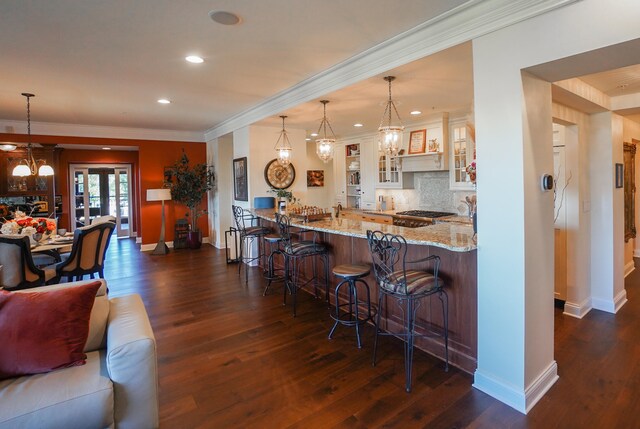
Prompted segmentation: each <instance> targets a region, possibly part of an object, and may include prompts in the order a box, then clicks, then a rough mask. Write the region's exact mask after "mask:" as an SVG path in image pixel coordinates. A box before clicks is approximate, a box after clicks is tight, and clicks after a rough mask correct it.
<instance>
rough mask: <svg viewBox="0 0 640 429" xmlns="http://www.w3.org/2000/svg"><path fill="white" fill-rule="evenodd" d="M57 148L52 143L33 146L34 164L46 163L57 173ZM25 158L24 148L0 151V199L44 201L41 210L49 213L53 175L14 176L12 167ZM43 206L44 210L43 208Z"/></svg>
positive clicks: (18, 201)
mask: <svg viewBox="0 0 640 429" xmlns="http://www.w3.org/2000/svg"><path fill="white" fill-rule="evenodd" d="M59 150H60V149H56V148H55V146H54V145H50V146H44V147H41V148H40V147H37V148H34V149H33V157H34V159H35V160H36V165H37V166H38V167H39V166H40V165H42V164H44V163H46V164H48V165H51V166H52V167H53V169H54V171H55V173H56V174H59V171H58V168H57V167H58V166H57V164H58V162H57V161H58V152H59ZM26 158H27V149H26V148H18V149H16V150H14V151H11V152H0V200H2V199H4V200H5V202H7V203H8V204H11V203H16V204H21V203H31V202H35V201H46V202H47V204H46V205H44V206H42V208H43V212H45V211H46V212H48V213H51V212H52V211H53V202H54V176H48V177H40V176H27V177H14V176H13V175H12V172H13V168H14V167H15V166H16V165H18V164H20V163H21V162H24V161H23V160H25V159H26ZM45 207H46V210H44V209H45ZM41 214H42V213H41Z"/></svg>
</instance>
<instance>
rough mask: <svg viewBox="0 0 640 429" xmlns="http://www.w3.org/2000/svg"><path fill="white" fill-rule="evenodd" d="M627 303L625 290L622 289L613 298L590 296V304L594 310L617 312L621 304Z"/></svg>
mask: <svg viewBox="0 0 640 429" xmlns="http://www.w3.org/2000/svg"><path fill="white" fill-rule="evenodd" d="M626 303H627V291H626V290H624V289H622V290H621V291H620V292H618V294H617V295H616V296H615V297H613V300H608V299H602V298H593V297H592V298H591V304H592V305H593V308H595V309H596V310H601V311H606V312H607V313H613V314H615V313H617V312H618V310H620V308H622V306H623V305H625V304H626Z"/></svg>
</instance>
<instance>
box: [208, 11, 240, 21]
mask: <svg viewBox="0 0 640 429" xmlns="http://www.w3.org/2000/svg"><path fill="white" fill-rule="evenodd" d="M209 17H210V18H211V19H212V20H213V21H214V22H217V23H218V24H222V25H236V24H240V22H241V19H240V17H239V16H238V15H236V14H235V13H232V12H226V11H224V10H212V11H211V12H209Z"/></svg>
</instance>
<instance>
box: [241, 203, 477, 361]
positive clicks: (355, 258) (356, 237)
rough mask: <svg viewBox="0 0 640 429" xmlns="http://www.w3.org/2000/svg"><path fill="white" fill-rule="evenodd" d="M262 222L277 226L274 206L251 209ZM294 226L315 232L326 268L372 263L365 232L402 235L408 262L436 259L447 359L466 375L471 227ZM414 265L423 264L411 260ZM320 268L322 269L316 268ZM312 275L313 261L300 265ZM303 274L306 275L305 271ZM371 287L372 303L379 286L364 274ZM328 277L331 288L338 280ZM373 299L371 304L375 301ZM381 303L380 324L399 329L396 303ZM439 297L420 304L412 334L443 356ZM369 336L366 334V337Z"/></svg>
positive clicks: (470, 351) (471, 326)
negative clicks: (325, 253)
mask: <svg viewBox="0 0 640 429" xmlns="http://www.w3.org/2000/svg"><path fill="white" fill-rule="evenodd" d="M253 212H254V214H255V215H256V216H257V217H259V218H260V219H262V224H263V225H266V226H270V227H272V228H273V229H274V230H275V229H276V224H275V213H274V210H273V209H255V210H253ZM291 224H292V226H294V227H297V228H301V229H304V230H312V231H316V232H317V233H318V237H317V241H318V242H322V243H323V244H324V245H326V246H327V247H328V249H329V266H330V268H331V267H333V266H336V265H340V264H365V265H371V256H370V253H369V248H368V244H367V238H366V237H367V230H374V231H375V230H378V231H382V232H384V233H391V234H399V235H402V236H403V237H404V238H405V239H406V240H407V243H409V246H408V252H407V260H417V259H422V258H425V257H427V256H430V255H438V256H439V257H440V260H441V263H440V276H441V278H442V279H443V280H444V282H445V288H446V291H447V293H448V295H449V362H450V364H452V365H454V366H457V367H459V368H461V369H463V370H464V371H466V372H468V373H472V372H473V371H474V370H475V369H476V359H477V326H476V314H477V259H476V253H477V252H476V244H475V239H474V234H473V227H472V226H471V225H468V224H465V223H460V222H441V223H436V224H433V225H429V226H423V227H418V228H407V227H402V226H396V225H391V224H385V223H376V222H367V221H363V220H357V219H352V218H333V217H331V218H326V219H322V220H317V221H313V222H304V221H303V220H297V219H296V218H295V217H294V218H292V219H291ZM280 263H281V261H280ZM415 265H416V266H415V267H413V268H415V269H420V268H424V269H426V268H427V266H424V267H420V266H419V265H420V264H415ZM319 271H322V270H319ZM305 273H311V264H308V265H307V266H305V267H303V276H304V274H305ZM307 277H310V275H308V276H307ZM365 280H366V282H367V283H368V284H369V287H370V288H371V296H372V301H376V302H377V298H374V297H377V295H378V292H377V284H376V280H375V277H374V275H373V273H371V274H370V275H369V276H367V277H366V278H365ZM337 282H338V281H337V279H335V278H330V279H329V285H330V291H331V290H333V287H334V286H335V285H336V284H337ZM376 302H372V305H375V304H376ZM390 304H391V305H384V309H383V311H384V313H383V314H382V315H381V316H382V320H381V326H380V328H381V329H383V330H386V331H388V332H400V331H401V329H402V326H403V319H402V318H403V315H402V312H401V311H400V309H399V308H398V306H397V305H395V303H390ZM439 306H440V303H439V302H438V300H437V298H436V299H434V300H428V301H427V302H426V303H425V304H423V305H422V306H421V307H420V308H418V312H417V319H416V327H415V329H416V332H417V333H418V334H426V335H427V336H425V337H418V338H416V343H415V345H416V347H418V348H419V349H422V350H424V351H426V352H427V353H430V354H432V355H434V356H437V357H439V358H441V359H444V348H443V343H442V339H441V337H440V334H441V333H442V329H443V321H442V314H441V310H440V308H439ZM368 340H369V341H370V338H365V341H368Z"/></svg>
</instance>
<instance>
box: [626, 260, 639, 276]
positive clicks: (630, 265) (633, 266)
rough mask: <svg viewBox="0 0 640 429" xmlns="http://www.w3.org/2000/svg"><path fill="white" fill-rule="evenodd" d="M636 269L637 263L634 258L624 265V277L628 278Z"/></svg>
mask: <svg viewBox="0 0 640 429" xmlns="http://www.w3.org/2000/svg"><path fill="white" fill-rule="evenodd" d="M635 269H636V264H635V263H634V262H633V259H632V260H631V261H629V262H628V263H627V265H625V266H624V277H625V278H627V276H628V275H629V274H631V273H632V272H633V271H634V270H635Z"/></svg>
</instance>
